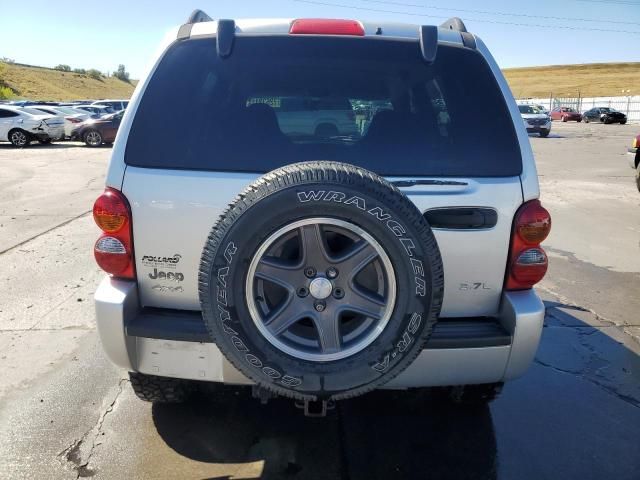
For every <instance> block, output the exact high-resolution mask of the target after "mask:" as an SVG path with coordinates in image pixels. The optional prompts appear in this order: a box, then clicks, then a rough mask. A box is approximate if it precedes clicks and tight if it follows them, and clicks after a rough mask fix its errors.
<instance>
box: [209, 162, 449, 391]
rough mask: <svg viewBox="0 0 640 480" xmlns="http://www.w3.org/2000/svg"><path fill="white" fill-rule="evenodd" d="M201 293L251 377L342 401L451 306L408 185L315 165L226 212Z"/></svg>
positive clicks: (215, 231)
mask: <svg viewBox="0 0 640 480" xmlns="http://www.w3.org/2000/svg"><path fill="white" fill-rule="evenodd" d="M213 220H214V219H212V221H213ZM199 293H200V303H201V306H202V313H203V318H204V321H205V323H206V325H207V328H208V330H209V332H210V333H211V335H212V337H213V339H214V340H215V342H216V344H217V345H218V347H219V349H220V351H221V352H222V353H223V354H224V355H225V356H226V358H227V359H228V360H229V361H230V362H231V363H232V364H233V365H234V366H235V367H236V368H238V369H239V370H240V371H241V372H242V373H243V374H244V375H246V376H247V377H248V378H250V379H252V380H253V381H255V382H256V383H257V384H259V385H260V386H262V387H264V388H266V389H269V390H271V391H274V392H276V393H279V394H282V395H286V396H290V397H294V398H299V399H309V400H311V399H340V398H346V397H351V396H354V395H359V394H362V393H365V392H367V391H369V390H372V389H374V388H376V387H378V386H380V385H382V384H384V383H385V382H387V381H389V380H391V379H392V378H394V377H395V376H396V375H398V374H399V373H400V372H402V371H403V370H404V369H405V368H407V367H408V366H409V365H410V364H411V362H412V361H413V360H414V359H415V358H416V357H417V356H418V355H419V354H420V352H421V350H422V348H423V347H424V345H425V343H426V341H427V340H428V338H429V335H430V333H431V329H432V328H433V325H434V324H435V322H436V319H437V316H438V314H439V312H440V306H441V302H442V294H443V272H442V261H441V258H440V253H439V250H438V247H437V244H436V241H435V238H434V236H433V233H432V231H431V229H430V227H429V225H428V223H427V222H426V220H425V219H424V217H423V216H422V214H421V213H420V211H418V209H417V208H416V207H415V205H414V204H413V203H411V202H410V201H409V200H408V199H407V198H406V197H405V195H404V194H402V193H401V192H400V191H399V190H398V189H397V188H396V187H394V186H393V185H391V184H390V183H388V182H387V181H386V180H384V179H383V178H381V177H379V176H377V175H375V174H373V173H371V172H369V171H367V170H364V169H361V168H358V167H355V166H351V165H346V164H342V163H335V162H306V163H299V164H294V165H289V166H287V167H283V168H280V169H278V170H274V171H273V172H270V173H268V174H266V175H264V176H263V177H261V178H260V179H258V180H257V181H256V182H254V183H253V184H252V185H251V186H249V187H248V188H247V189H246V190H245V191H244V192H243V193H242V194H241V195H240V196H238V197H237V198H236V200H235V201H234V202H233V203H232V204H231V205H230V206H229V208H228V209H227V210H226V211H225V212H224V214H223V215H222V216H221V217H220V218H219V219H218V220H217V223H216V224H215V225H214V226H213V228H212V230H211V233H210V235H209V237H208V239H207V242H206V244H205V247H204V251H203V254H202V259H201V264H200V272H199Z"/></svg>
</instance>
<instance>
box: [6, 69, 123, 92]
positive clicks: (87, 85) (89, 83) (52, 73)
mask: <svg viewBox="0 0 640 480" xmlns="http://www.w3.org/2000/svg"><path fill="white" fill-rule="evenodd" d="M2 86H6V87H9V88H10V89H11V90H13V92H14V93H15V95H16V96H17V97H21V98H28V99H30V100H74V99H84V98H129V97H130V96H131V94H132V93H133V89H134V87H135V81H132V82H131V83H128V82H123V81H122V80H118V79H117V78H115V77H109V78H106V77H101V78H100V79H95V78H91V77H89V76H88V75H82V74H79V73H73V72H62V71H59V70H53V69H50V68H42V67H33V66H27V65H20V64H8V63H2V64H0V87H2Z"/></svg>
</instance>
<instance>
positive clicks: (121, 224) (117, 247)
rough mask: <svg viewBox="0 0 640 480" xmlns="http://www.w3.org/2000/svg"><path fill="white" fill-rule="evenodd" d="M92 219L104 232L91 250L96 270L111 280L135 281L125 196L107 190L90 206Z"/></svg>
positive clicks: (128, 210) (128, 212) (129, 210)
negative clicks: (100, 269)
mask: <svg viewBox="0 0 640 480" xmlns="http://www.w3.org/2000/svg"><path fill="white" fill-rule="evenodd" d="M93 219H94V220H95V222H96V225H98V227H100V229H101V230H102V232H103V233H102V235H101V236H100V238H98V241H97V242H96V244H95V245H94V247H93V254H94V256H95V259H96V262H97V263H98V266H99V267H100V268H102V269H103V270H104V271H105V272H107V273H108V274H110V275H112V276H114V277H117V278H128V279H134V278H135V275H136V272H135V266H134V261H133V235H132V232H131V208H130V207H129V202H128V201H127V199H126V198H125V196H124V195H123V194H122V193H121V192H119V191H118V190H115V189H113V188H107V189H106V190H105V191H104V193H103V194H102V195H100V196H99V197H98V199H97V200H96V201H95V203H94V204H93Z"/></svg>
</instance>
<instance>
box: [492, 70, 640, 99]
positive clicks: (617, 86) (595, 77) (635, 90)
mask: <svg viewBox="0 0 640 480" xmlns="http://www.w3.org/2000/svg"><path fill="white" fill-rule="evenodd" d="M503 72H504V75H505V77H506V78H507V82H508V83H509V86H510V87H511V91H512V92H513V95H514V96H515V97H516V98H523V97H548V96H550V95H551V94H552V93H553V96H555V97H577V96H578V91H580V95H581V96H582V97H608V96H618V95H640V63H587V64H581V65H550V66H546V67H527V68H507V69H504V70H503ZM622 90H630V92H629V93H626V92H625V93H622Z"/></svg>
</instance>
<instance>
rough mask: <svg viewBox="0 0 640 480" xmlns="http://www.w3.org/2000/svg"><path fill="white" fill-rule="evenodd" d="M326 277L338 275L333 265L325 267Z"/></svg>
mask: <svg viewBox="0 0 640 480" xmlns="http://www.w3.org/2000/svg"><path fill="white" fill-rule="evenodd" d="M326 273H327V278H336V277H337V276H338V269H337V268H334V267H329V268H327V272H326Z"/></svg>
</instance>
